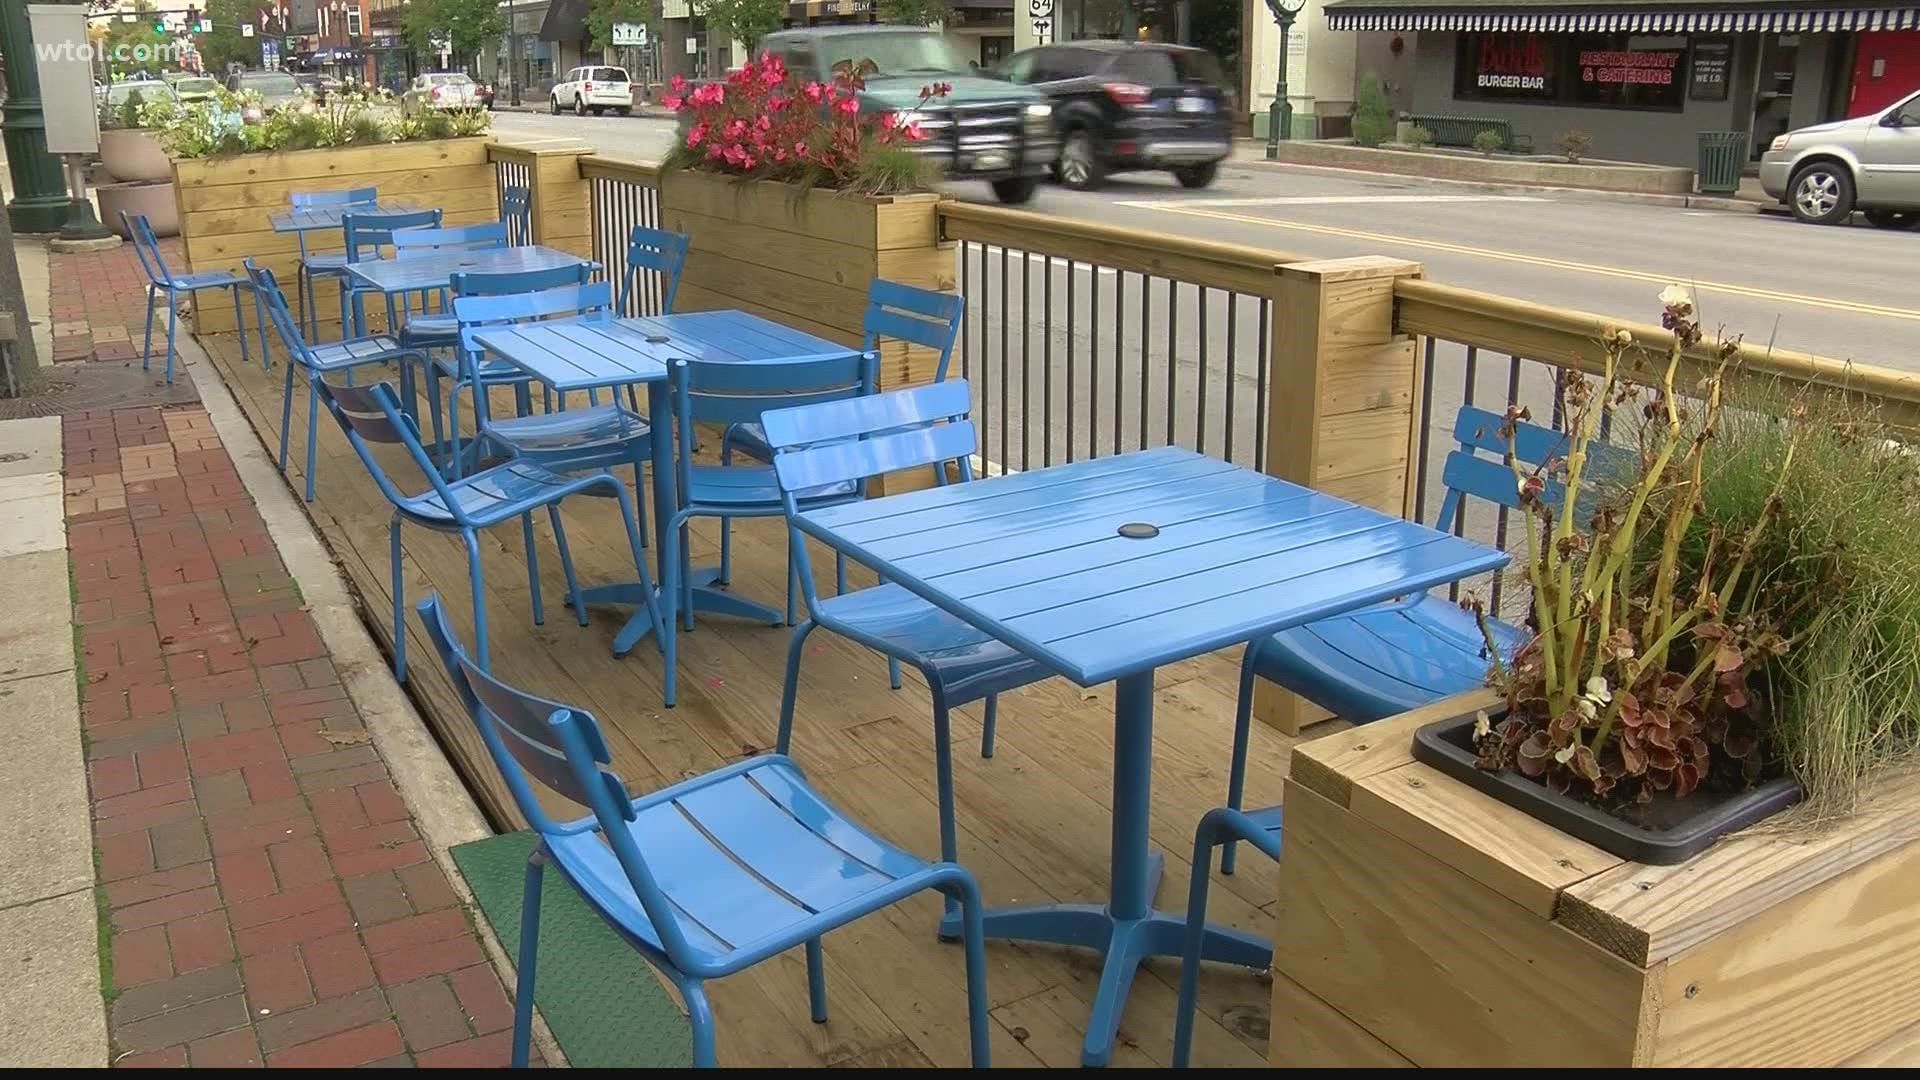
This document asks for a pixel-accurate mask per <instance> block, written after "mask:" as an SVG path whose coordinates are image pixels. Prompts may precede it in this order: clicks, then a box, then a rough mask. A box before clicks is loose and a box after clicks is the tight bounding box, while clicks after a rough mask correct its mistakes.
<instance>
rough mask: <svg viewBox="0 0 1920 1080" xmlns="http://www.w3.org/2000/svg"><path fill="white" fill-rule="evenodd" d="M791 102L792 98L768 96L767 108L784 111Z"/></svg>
mask: <svg viewBox="0 0 1920 1080" xmlns="http://www.w3.org/2000/svg"><path fill="white" fill-rule="evenodd" d="M792 103H793V99H792V98H784V97H770V98H768V99H767V108H768V109H769V110H771V111H773V112H785V111H786V109H787V106H788V105H790V104H792Z"/></svg>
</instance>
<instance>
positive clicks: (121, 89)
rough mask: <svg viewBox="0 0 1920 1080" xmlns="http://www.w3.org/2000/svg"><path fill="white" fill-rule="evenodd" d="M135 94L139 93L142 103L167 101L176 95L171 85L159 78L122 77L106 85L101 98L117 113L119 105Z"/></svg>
mask: <svg viewBox="0 0 1920 1080" xmlns="http://www.w3.org/2000/svg"><path fill="white" fill-rule="evenodd" d="M135 94H139V95H140V101H141V103H142V104H144V103H146V102H150V101H169V100H173V99H174V98H175V97H176V95H175V94H174V92H173V87H171V86H168V85H167V84H166V83H164V82H162V81H161V80H159V79H122V80H120V81H119V82H117V83H114V84H113V85H112V86H109V87H107V89H106V92H105V93H104V94H103V95H102V99H103V100H104V101H105V102H106V107H107V108H108V109H110V110H112V111H113V112H114V113H115V114H116V115H117V114H118V113H119V111H120V108H121V106H123V105H125V104H126V103H127V101H128V99H130V98H132V97H133V95H135Z"/></svg>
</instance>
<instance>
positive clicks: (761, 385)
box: [674, 352, 876, 424]
mask: <svg viewBox="0 0 1920 1080" xmlns="http://www.w3.org/2000/svg"><path fill="white" fill-rule="evenodd" d="M683 363H684V366H681V364H680V363H676V364H675V365H674V371H675V372H677V373H678V374H679V377H678V378H677V379H676V381H675V409H676V411H677V412H679V413H681V415H682V419H683V420H686V421H688V422H689V423H715V424H750V423H757V422H758V421H759V420H760V417H761V414H762V413H764V412H766V411H767V410H768V409H777V408H785V407H797V406H802V405H812V404H817V403H820V402H827V401H839V400H841V399H844V398H850V397H856V396H860V395H863V394H869V393H872V392H873V383H874V378H875V374H874V373H875V369H876V362H875V359H874V358H873V357H872V356H870V355H867V354H863V353H857V352H844V353H826V354H823V355H819V356H796V357H787V358H782V359H779V360H754V361H750V362H744V363H743V362H739V361H720V360H699V359H688V360H686V361H684V362H683ZM681 399H684V401H682V400H681Z"/></svg>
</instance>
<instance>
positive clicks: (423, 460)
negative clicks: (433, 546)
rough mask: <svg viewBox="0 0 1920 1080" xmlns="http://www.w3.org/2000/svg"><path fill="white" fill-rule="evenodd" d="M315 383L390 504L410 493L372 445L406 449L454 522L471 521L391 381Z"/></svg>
mask: <svg viewBox="0 0 1920 1080" xmlns="http://www.w3.org/2000/svg"><path fill="white" fill-rule="evenodd" d="M314 385H315V387H316V388H317V390H318V392H319V394H320V400H321V401H322V402H324V403H325V404H326V406H327V411H328V412H329V413H332V414H333V418H334V419H335V420H336V421H338V422H339V424H340V430H341V432H342V433H344V434H345V435H346V437H347V442H348V444H350V445H351V446H352V447H353V452H354V453H356V454H358V455H360V463H361V464H363V465H365V466H366V467H367V472H368V474H369V475H371V476H372V477H373V482H374V483H375V484H376V485H378V486H379V488H380V493H381V494H382V495H385V496H386V497H387V501H388V502H390V503H392V504H394V505H395V506H399V505H400V504H402V503H404V502H406V501H407V496H406V495H404V494H402V493H401V491H400V489H399V488H398V487H397V486H395V485H394V482H393V478H392V477H389V476H388V475H387V471H386V469H384V468H382V467H381V465H380V459H379V458H377V457H375V456H374V454H373V449H372V447H370V446H368V445H367V444H368V443H387V444H398V445H400V446H403V447H405V448H406V451H407V457H408V458H410V459H411V460H412V461H413V466H414V468H416V469H418V470H420V473H421V474H422V475H423V476H425V477H426V478H427V482H428V483H429V484H430V485H432V487H433V492H434V494H435V495H436V496H438V497H439V499H440V503H441V505H442V506H444V507H445V508H446V511H447V514H448V516H449V517H451V518H452V519H453V523H454V524H456V525H461V526H465V525H468V524H469V523H470V521H471V520H472V519H471V517H470V516H469V515H468V514H467V512H466V511H465V510H464V509H462V508H461V504H460V500H458V499H456V498H454V496H453V492H452V490H451V489H449V488H448V487H447V482H446V480H444V479H442V478H441V476H440V470H439V468H438V467H436V466H435V465H434V463H433V458H432V457H430V456H429V455H428V454H427V450H426V447H424V446H422V445H420V430H419V428H418V427H417V426H415V424H414V422H413V418H412V417H410V416H408V415H407V414H406V413H404V412H401V411H400V398H399V395H397V394H395V393H394V392H393V387H392V386H391V385H389V384H387V383H383V382H381V383H373V384H371V385H366V386H340V385H338V384H335V383H330V382H327V381H326V380H325V379H316V380H314Z"/></svg>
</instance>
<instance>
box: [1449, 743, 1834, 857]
mask: <svg viewBox="0 0 1920 1080" xmlns="http://www.w3.org/2000/svg"><path fill="white" fill-rule="evenodd" d="M1495 719H1496V720H1497V719H1498V718H1497V717H1496V718H1495ZM1473 721H1474V718H1473V717H1472V716H1458V717H1455V718H1453V719H1451V720H1440V721H1436V722H1435V723H1431V724H1428V725H1427V726H1425V727H1423V728H1421V729H1420V730H1419V731H1417V732H1415V733H1414V736H1413V758H1414V760H1415V761H1418V762H1421V763H1423V764H1426V765H1430V766H1432V767H1433V768H1436V769H1439V770H1440V771H1441V772H1443V773H1446V774H1447V775H1448V776H1451V777H1453V778H1454V779H1455V780H1458V781H1460V782H1462V783H1464V784H1466V785H1467V786H1469V787H1472V788H1474V789H1476V790H1479V791H1483V792H1486V793H1487V794H1488V795H1491V796H1493V797H1494V798H1496V799H1499V800H1500V801H1501V802H1503V803H1506V804H1507V805H1508V806H1511V807H1514V808H1516V809H1518V810H1522V811H1524V812H1526V813H1527V814H1529V815H1531V816H1533V817H1535V818H1538V819H1539V820H1541V821H1544V822H1546V823H1547V824H1549V825H1551V826H1553V827H1554V828H1556V829H1559V830H1560V831H1561V832H1564V833H1567V834H1569V835H1571V836H1576V837H1578V838H1580V839H1581V840H1584V841H1586V842H1587V843H1589V844H1592V845H1593V846H1594V847H1597V848H1600V849H1601V850H1602V851H1606V852H1608V853H1610V854H1614V855H1618V856H1620V857H1621V858H1623V859H1631V860H1632V861H1634V862H1640V863H1647V864H1650V865H1653V866H1671V865H1673V864H1675V863H1683V862H1686V861H1687V860H1688V859H1691V858H1693V857H1694V856H1695V855H1698V854H1700V853H1701V852H1702V851H1705V850H1706V849H1707V847H1708V846H1709V845H1711V844H1712V843H1713V842H1714V841H1715V840H1718V839H1719V838H1720V837H1721V836H1723V835H1725V834H1727V833H1730V832H1734V831H1735V830H1738V829H1744V828H1746V827H1747V826H1749V825H1752V824H1753V823H1755V822H1757V821H1759V820H1761V819H1762V818H1767V817H1771V816H1772V815H1774V814H1777V813H1779V812H1780V811H1782V810H1785V809H1786V808H1787V807H1789V806H1792V805H1793V804H1794V803H1797V802H1799V801H1800V782H1799V781H1797V780H1795V779H1794V778H1793V777H1791V776H1783V777H1780V778H1779V779H1777V780H1769V781H1767V782H1766V783H1764V784H1761V785H1760V786H1759V787H1756V788H1754V789H1753V790H1751V791H1738V792H1729V793H1721V792H1709V791H1696V792H1694V793H1693V794H1692V795H1689V796H1688V797H1686V798H1685V799H1675V798H1672V797H1671V796H1664V795H1656V796H1655V797H1654V799H1653V801H1652V802H1650V803H1648V804H1647V806H1646V808H1645V810H1644V812H1643V817H1644V818H1645V822H1644V823H1643V824H1636V823H1634V822H1631V821H1626V820H1624V819H1622V818H1617V817H1615V816H1613V815H1612V814H1609V813H1607V812H1606V811H1605V810H1602V809H1601V808H1599V807H1597V806H1594V805H1591V804H1589V803H1586V802H1582V801H1581V800H1579V799H1576V798H1573V797H1571V796H1568V795H1560V794H1556V793H1554V792H1552V791H1549V790H1548V789H1547V786H1546V785H1545V784H1541V783H1539V782H1537V781H1534V780H1529V779H1528V778H1526V777H1524V776H1521V775H1519V774H1518V773H1515V772H1513V771H1512V770H1507V769H1502V770H1500V771H1498V772H1489V771H1487V770H1485V769H1482V768H1480V767H1479V766H1478V765H1476V764H1474V758H1475V754H1474V752H1473Z"/></svg>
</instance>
